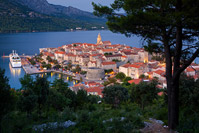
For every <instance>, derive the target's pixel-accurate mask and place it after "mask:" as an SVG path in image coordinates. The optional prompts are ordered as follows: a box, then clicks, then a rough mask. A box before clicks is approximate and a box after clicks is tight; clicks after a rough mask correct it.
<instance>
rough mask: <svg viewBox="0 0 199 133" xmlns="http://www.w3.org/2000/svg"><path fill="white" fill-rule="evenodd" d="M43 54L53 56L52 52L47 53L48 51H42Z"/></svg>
mask: <svg viewBox="0 0 199 133" xmlns="http://www.w3.org/2000/svg"><path fill="white" fill-rule="evenodd" d="M43 55H45V56H50V57H53V56H54V54H52V53H49V52H43Z"/></svg>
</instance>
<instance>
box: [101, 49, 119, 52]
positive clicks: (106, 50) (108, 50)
mask: <svg viewBox="0 0 199 133" xmlns="http://www.w3.org/2000/svg"><path fill="white" fill-rule="evenodd" d="M102 51H103V52H115V51H117V50H116V49H103V50H102Z"/></svg>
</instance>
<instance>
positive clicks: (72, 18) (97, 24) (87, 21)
mask: <svg viewBox="0 0 199 133" xmlns="http://www.w3.org/2000/svg"><path fill="white" fill-rule="evenodd" d="M105 22H106V20H105V19H103V18H98V17H96V16H94V15H93V14H92V13H90V12H86V11H82V10H79V9H77V8H74V7H71V6H69V7H65V6H60V5H53V4H49V3H48V2H47V1H46V0H0V32H31V31H65V30H71V29H76V28H77V29H86V30H91V29H101V27H105V28H106V25H105Z"/></svg>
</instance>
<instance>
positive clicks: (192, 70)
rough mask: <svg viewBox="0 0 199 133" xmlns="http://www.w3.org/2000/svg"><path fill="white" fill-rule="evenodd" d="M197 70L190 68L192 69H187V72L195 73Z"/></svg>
mask: <svg viewBox="0 0 199 133" xmlns="http://www.w3.org/2000/svg"><path fill="white" fill-rule="evenodd" d="M194 71H195V70H194V69H193V68H190V67H188V68H187V69H186V72H194Z"/></svg>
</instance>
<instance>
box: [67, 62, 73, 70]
mask: <svg viewBox="0 0 199 133" xmlns="http://www.w3.org/2000/svg"><path fill="white" fill-rule="evenodd" d="M67 68H68V70H71V69H72V63H71V62H69V63H68V65H67Z"/></svg>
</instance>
